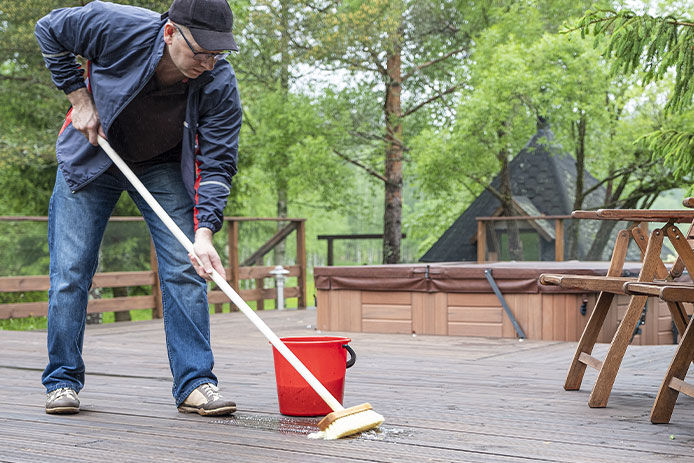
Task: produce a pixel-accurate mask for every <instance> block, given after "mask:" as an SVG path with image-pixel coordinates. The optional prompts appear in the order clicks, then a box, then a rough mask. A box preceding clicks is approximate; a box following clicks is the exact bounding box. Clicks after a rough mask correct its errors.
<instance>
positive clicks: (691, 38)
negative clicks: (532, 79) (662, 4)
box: [576, 10, 694, 178]
mask: <svg viewBox="0 0 694 463" xmlns="http://www.w3.org/2000/svg"><path fill="white" fill-rule="evenodd" d="M576 27H577V28H578V29H580V30H581V34H582V35H586V34H590V33H592V34H593V35H594V36H596V42H595V46H596V47H598V46H600V45H601V41H600V39H601V37H603V36H607V38H608V39H607V45H606V47H605V50H604V53H605V55H606V56H608V57H610V58H611V60H612V68H613V72H614V73H616V74H624V75H629V74H633V73H638V75H639V77H640V79H641V82H642V84H643V85H647V84H650V83H653V82H657V81H660V80H669V79H670V76H671V75H672V73H673V72H674V83H673V86H672V89H671V91H670V93H669V96H668V100H667V103H666V104H665V112H666V113H670V114H683V116H681V117H677V118H678V119H679V120H678V121H677V122H676V123H675V124H674V125H675V126H676V127H673V126H670V127H661V128H657V129H656V130H655V131H652V132H651V133H649V134H647V135H645V136H644V137H642V138H640V140H641V141H644V142H646V143H647V146H648V147H649V148H650V149H651V150H652V151H653V153H654V155H655V156H657V157H658V158H660V159H665V160H666V161H667V162H669V163H670V164H671V165H673V166H674V167H675V174H676V175H678V176H679V178H683V176H686V175H689V174H691V173H692V168H693V167H694V162H692V159H693V158H694V142H693V140H694V137H693V136H692V131H691V127H692V125H691V123H692V120H693V119H692V117H693V116H692V112H693V111H694V110H693V109H692V102H693V101H694V86H693V85H691V81H692V78H693V77H694V47H693V46H692V43H694V21H692V20H689V19H681V18H677V17H675V16H673V15H666V16H662V17H654V16H651V15H648V14H641V15H639V14H636V13H634V12H633V11H630V10H622V11H613V10H595V11H589V12H587V13H586V15H585V16H584V17H583V18H581V20H580V21H579V22H578V24H577V26H576Z"/></svg>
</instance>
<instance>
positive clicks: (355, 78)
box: [0, 0, 694, 302]
mask: <svg viewBox="0 0 694 463" xmlns="http://www.w3.org/2000/svg"><path fill="white" fill-rule="evenodd" d="M86 3H88V2H87V1H67V0H24V1H18V0H0V37H1V38H2V40H1V41H0V192H2V193H1V195H2V196H1V199H2V200H1V201H0V216H7V215H23V216H27V215H28V216H37V215H47V210H48V200H49V198H50V193H51V190H52V187H53V182H54V178H55V173H56V167H57V164H56V161H55V149H54V145H55V137H56V134H57V131H58V130H59V128H60V126H61V125H62V122H63V118H64V115H65V112H66V111H67V109H68V102H67V99H66V98H65V96H64V95H63V94H62V92H60V91H58V90H56V89H55V87H54V86H53V84H52V83H51V81H50V75H49V73H48V71H47V70H46V69H45V67H44V64H43V60H42V58H41V54H40V51H39V49H38V46H37V44H36V40H35V39H34V37H33V28H34V24H35V22H36V21H37V20H38V19H39V18H40V17H42V16H43V15H45V14H47V13H48V12H49V11H51V10H52V9H54V8H61V7H70V6H79V5H83V4H86ZM117 3H127V4H131V5H136V6H140V7H145V8H149V9H152V10H155V11H160V12H163V11H165V10H166V9H167V8H168V6H169V3H170V2H169V1H168V0H165V1H160V0H132V1H119V2H117ZM229 3H230V5H231V7H232V10H233V11H234V14H235V36H236V38H237V42H238V43H239V48H240V51H239V52H238V53H235V54H233V55H232V56H231V57H230V58H229V61H230V62H231V64H232V65H233V67H234V69H235V71H236V74H237V78H238V82H239V90H240V93H241V98H242V103H243V108H244V111H243V112H244V123H243V127H242V131H241V135H240V143H239V162H238V168H239V173H238V175H236V177H235V178H234V185H233V187H232V193H231V196H230V198H229V202H228V205H227V207H226V209H225V215H227V216H254V217H263V216H280V217H304V218H306V219H307V222H306V227H307V228H306V230H307V234H306V237H307V250H308V263H309V267H311V268H312V267H313V266H315V265H325V263H326V249H325V242H324V241H318V240H317V235H321V234H352V233H383V234H384V236H385V239H384V241H383V243H381V242H378V241H373V242H367V241H349V242H339V243H338V244H337V247H336V262H335V263H336V264H338V265H339V264H374V263H376V264H377V263H381V262H387V263H396V262H414V261H416V260H417V259H418V258H419V257H420V256H421V255H422V254H423V253H424V252H425V251H426V250H427V249H428V248H429V247H430V246H431V245H432V244H433V243H434V242H435V241H436V240H437V239H438V238H439V237H440V235H441V234H442V233H443V231H445V230H446V229H447V228H448V227H449V226H450V225H451V224H452V222H453V221H454V220H455V219H456V218H457V217H458V216H459V215H460V214H461V213H462V212H463V211H464V210H465V208H466V207H467V206H468V205H469V204H470V203H471V202H472V200H474V198H475V197H476V196H477V195H479V194H480V192H482V191H483V190H484V189H485V188H486V189H488V190H490V191H491V193H492V194H494V195H496V196H497V197H498V198H499V199H500V200H501V202H502V205H504V206H505V207H506V206H508V205H509V204H510V191H507V190H504V182H502V187H501V189H500V190H498V191H497V190H495V189H493V188H491V187H490V182H491V179H492V178H494V176H496V175H497V174H501V175H502V179H503V178H504V177H503V176H504V175H506V176H508V175H509V174H508V171H507V170H506V168H507V166H508V162H509V161H510V160H511V159H512V158H513V156H514V155H515V154H517V153H518V152H519V151H520V150H521V149H522V148H523V146H524V145H525V144H526V143H527V141H528V140H529V138H530V137H531V136H532V135H533V134H534V133H535V131H536V125H537V120H538V118H539V117H542V118H544V119H546V120H548V121H549V123H550V126H551V128H552V130H553V132H554V134H555V139H554V140H551V142H552V143H555V144H559V145H561V147H562V149H563V150H564V151H565V152H568V153H570V154H571V155H572V156H574V158H575V159H576V161H577V169H578V171H581V170H583V169H586V170H587V171H588V172H590V173H591V174H592V175H593V176H595V177H596V178H597V179H598V180H599V181H600V185H601V186H603V187H605V191H606V193H605V200H604V206H606V207H650V206H652V205H653V204H656V202H657V201H659V200H661V201H662V198H663V196H666V197H670V198H673V197H680V196H681V195H682V194H683V191H682V190H677V192H676V193H672V190H673V189H676V188H680V189H682V188H683V189H684V190H687V189H688V188H689V187H690V185H691V181H690V178H691V177H690V172H691V166H692V158H693V156H692V153H694V135H692V132H694V111H692V104H691V103H692V91H694V90H693V88H694V86H693V85H690V84H689V79H690V77H691V75H692V73H693V72H694V58H693V56H694V53H693V52H692V48H693V47H692V45H691V44H692V43H693V41H692V37H694V33H693V32H692V30H694V24H692V21H691V18H694V7H692V5H691V2H688V1H679V0H653V1H647V2H636V1H626V0H624V1H622V0H615V1H598V2H597V3H596V2H595V1H583V0H522V1H512V0H482V1H479V0H416V1H406V0H370V1H361V0H348V1H331V0H296V1H294V0H252V1H247V0H233V1H230V2H229ZM687 18H689V19H687ZM507 180H508V179H507ZM664 192H670V193H669V196H668V194H667V193H666V194H665V195H664ZM589 193H590V190H589V189H587V188H586V187H585V186H584V185H583V184H582V182H581V180H580V176H579V178H578V179H577V181H576V184H575V185H574V191H573V192H571V195H572V196H573V197H575V201H574V206H575V207H574V208H575V209H578V208H580V207H581V206H582V202H583V199H584V197H585V196H586V195H587V194H589ZM115 215H139V214H138V212H137V210H136V208H135V206H134V205H133V203H132V202H131V201H130V200H129V198H127V195H124V196H123V198H121V201H120V202H119V204H118V206H117V208H116V211H115ZM78 226H79V224H76V227H78ZM276 227H277V225H275V224H271V223H265V224H252V225H251V224H243V225H242V227H241V229H240V239H241V247H240V252H241V258H242V259H243V258H245V257H247V256H248V255H250V254H251V253H252V252H253V251H255V250H256V249H257V247H258V246H259V245H260V244H262V243H263V242H264V241H265V240H266V239H267V238H269V237H270V236H271V235H272V234H273V233H274V232H275V231H276ZM401 233H406V235H407V239H405V240H403V241H402V243H401V242H400V235H401ZM574 233H575V237H574V239H575V240H577V239H578V237H579V232H578V228H576V229H575V231H574ZM45 236H46V230H45V224H41V223H37V224H31V223H26V222H0V264H2V265H0V276H5V275H32V274H34V275H38V274H46V273H47V268H48V252H47V244H46V242H45V241H46V240H45ZM225 237H226V234H225V233H219V234H218V235H217V236H216V243H217V246H218V248H219V249H220V251H222V252H220V254H225V253H224V246H225ZM591 238H595V239H594V242H593V244H594V246H593V247H592V248H591V251H590V252H591V253H592V255H590V256H577V255H576V251H575V249H576V246H575V243H574V245H573V246H571V245H570V246H569V247H568V250H567V252H568V256H567V257H569V258H572V257H573V258H575V257H592V258H595V257H596V256H600V255H602V253H603V251H604V242H605V239H604V237H602V238H601V237H591ZM601 240H602V241H601ZM294 252H295V249H294V246H293V244H292V240H289V241H288V243H287V246H286V249H285V248H280V249H278V250H277V251H276V252H275V254H274V255H272V256H268V259H267V260H268V262H267V263H268V264H270V263H282V264H292V263H293V262H294ZM511 254H512V255H513V252H512V253H511ZM515 257H521V258H522V256H515ZM148 266H149V241H148V238H147V232H146V230H145V227H144V225H143V224H135V225H134V224H132V223H130V224H122V223H121V224H115V223H114V224H111V225H110V226H109V229H108V230H107V234H106V237H105V240H104V245H103V246H102V250H101V264H100V269H99V270H100V271H120V270H140V269H146V268H148ZM9 297H13V298H16V297H18V296H16V295H8V294H0V302H1V301H7V302H9V299H7V298H9ZM37 297H39V298H40V297H42V296H41V295H37V294H23V295H21V298H22V300H23V301H28V300H35V298H37ZM2 298H5V299H2ZM311 299H312V297H311V294H309V301H310V300H311ZM15 300H16V299H12V301H15Z"/></svg>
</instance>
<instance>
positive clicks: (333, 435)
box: [309, 410, 385, 440]
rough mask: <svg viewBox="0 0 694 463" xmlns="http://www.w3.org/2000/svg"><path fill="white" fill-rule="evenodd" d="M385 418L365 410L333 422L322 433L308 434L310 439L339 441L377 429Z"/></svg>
mask: <svg viewBox="0 0 694 463" xmlns="http://www.w3.org/2000/svg"><path fill="white" fill-rule="evenodd" d="M384 421H385V418H383V416H382V415H380V414H378V413H376V412H375V411H373V410H366V411H363V412H359V413H355V414H353V415H348V416H344V417H342V418H338V419H337V420H335V421H333V422H332V424H331V425H330V426H328V427H327V428H326V429H325V430H324V431H319V432H316V433H313V434H310V435H309V437H310V438H312V439H326V440H332V439H340V438H341V437H346V436H351V435H352V434H357V433H359V432H363V431H368V430H369V429H374V428H377V427H379V426H380V425H381V424H382V423H383V422H384Z"/></svg>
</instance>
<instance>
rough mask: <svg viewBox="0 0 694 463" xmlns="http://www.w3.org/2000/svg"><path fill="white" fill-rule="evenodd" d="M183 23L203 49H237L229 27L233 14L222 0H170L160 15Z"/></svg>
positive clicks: (231, 26)
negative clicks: (167, 9)
mask: <svg viewBox="0 0 694 463" xmlns="http://www.w3.org/2000/svg"><path fill="white" fill-rule="evenodd" d="M167 15H168V18H169V19H170V20H171V21H173V22H175V23H176V24H179V25H181V26H186V27H187V28H188V30H190V33H191V34H192V35H193V38H194V39H195V41H196V42H197V43H198V45H200V46H201V47H202V48H204V49H205V50H232V51H238V49H239V47H238V45H236V41H235V40H234V35H233V34H232V33H231V29H232V28H233V26H234V15H233V14H232V12H231V8H229V4H228V3H227V1H226V0H174V2H173V3H172V4H171V7H170V8H169V11H168V12H167V13H164V14H163V15H162V17H163V18H166V16H167Z"/></svg>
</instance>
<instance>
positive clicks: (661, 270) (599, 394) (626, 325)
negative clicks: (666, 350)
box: [540, 209, 694, 407]
mask: <svg viewBox="0 0 694 463" xmlns="http://www.w3.org/2000/svg"><path fill="white" fill-rule="evenodd" d="M572 215H573V217H575V218H590V219H598V220H620V221H630V222H633V223H632V224H631V225H630V226H629V227H628V228H626V229H624V230H620V231H619V233H618V234H617V239H616V241H615V246H614V249H613V252H612V258H611V260H610V266H609V270H608V272H607V275H606V276H604V277H589V276H584V275H551V274H543V275H541V276H540V283H541V284H545V285H557V286H561V287H562V288H570V289H583V290H586V291H599V292H600V294H599V295H598V299H597V301H596V303H595V307H594V308H593V311H592V313H591V315H590V318H589V320H588V323H587V324H586V327H585V329H584V330H583V334H582V335H581V339H580V340H579V342H578V346H577V347H576V352H575V354H574V358H573V360H572V362H571V366H570V367H569V371H568V373H567V376H566V382H565V384H564V389H566V390H567V391H569V390H578V389H580V387H581V383H582V381H583V376H584V374H585V369H586V366H590V367H592V368H595V369H596V370H598V377H597V379H596V381H595V384H594V385H593V390H592V391H591V394H590V398H589V400H588V405H589V406H590V407H605V406H606V405H607V401H608V399H609V396H610V392H611V391H612V386H613V385H614V381H615V379H616V376H617V372H618V370H619V367H620V365H621V363H622V359H623V357H624V354H625V352H626V349H627V346H628V345H629V342H630V341H631V338H632V334H633V333H634V330H635V328H636V324H637V323H638V321H639V319H640V317H641V313H642V311H643V307H644V305H645V304H646V301H647V299H648V296H644V295H632V296H631V298H630V301H629V305H628V307H627V310H626V313H625V314H624V318H623V319H622V321H621V322H620V324H619V326H618V328H617V332H616V333H615V335H614V337H613V338H612V342H611V343H610V347H609V349H608V352H607V355H606V356H605V359H604V360H603V361H600V360H598V359H597V358H595V357H593V356H592V355H591V353H592V351H593V347H594V346H595V343H596V341H597V338H598V334H599V332H600V329H601V328H602V325H603V323H604V321H605V318H606V317H607V314H608V312H609V309H610V307H611V305H612V300H613V299H614V296H615V295H617V294H626V293H625V291H624V285H625V283H629V282H638V283H649V282H654V281H661V282H663V283H666V282H669V281H672V280H674V279H675V278H677V277H679V276H680V275H681V274H682V272H683V270H684V262H683V260H682V259H681V258H680V257H678V259H677V261H676V262H675V264H674V265H673V267H672V268H671V269H670V271H668V270H667V269H666V267H665V265H664V264H663V262H662V261H661V259H660V252H661V249H662V245H663V238H664V236H665V235H666V232H667V229H668V227H673V226H674V224H675V223H685V222H689V223H690V224H691V225H690V228H689V231H688V233H687V238H694V211H689V210H673V211H649V210H636V209H605V210H598V211H575V212H574V213H573V214H572ZM649 222H660V223H662V222H665V223H666V225H665V226H664V227H663V228H659V229H656V230H654V231H653V232H651V234H650V237H649V238H648V239H646V235H645V233H644V232H643V231H642V230H641V228H640V224H642V223H649ZM673 228H677V227H673ZM632 237H633V239H634V241H635V242H636V244H637V245H638V246H639V248H640V249H641V251H642V252H643V253H644V260H643V266H642V268H641V271H640V273H639V276H638V277H637V278H625V277H622V273H623V268H624V262H625V260H626V254H627V248H628V245H629V240H630V239H631V238H632ZM685 241H686V240H685ZM667 305H668V309H669V310H670V313H671V315H672V319H673V321H674V322H675V326H676V327H677V329H678V330H679V331H680V332H684V330H685V329H686V327H687V316H686V311H685V310H684V307H683V306H682V304H680V303H677V302H668V303H667Z"/></svg>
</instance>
